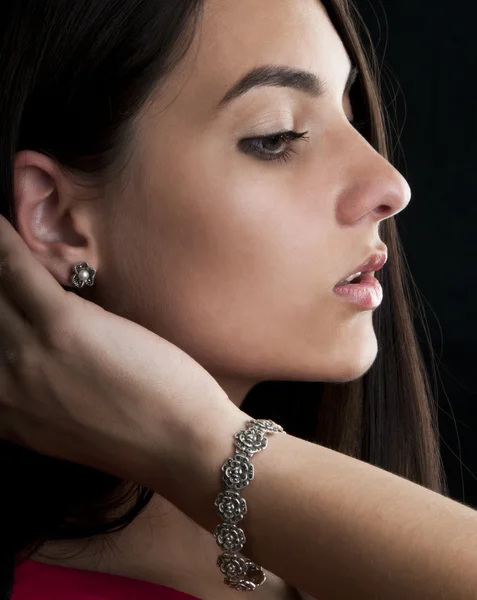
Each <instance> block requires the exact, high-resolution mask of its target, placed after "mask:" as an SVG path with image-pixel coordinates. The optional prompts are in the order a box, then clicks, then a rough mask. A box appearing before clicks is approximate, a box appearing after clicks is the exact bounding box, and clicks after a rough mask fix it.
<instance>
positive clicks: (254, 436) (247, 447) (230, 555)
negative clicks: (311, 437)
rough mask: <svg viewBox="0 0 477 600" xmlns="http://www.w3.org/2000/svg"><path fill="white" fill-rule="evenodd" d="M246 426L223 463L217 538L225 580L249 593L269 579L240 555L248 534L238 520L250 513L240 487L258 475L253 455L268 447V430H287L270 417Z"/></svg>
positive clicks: (215, 531) (281, 431) (271, 431)
mask: <svg viewBox="0 0 477 600" xmlns="http://www.w3.org/2000/svg"><path fill="white" fill-rule="evenodd" d="M245 426H246V429H242V430H240V431H239V432H238V433H236V434H235V436H234V437H235V448H236V450H235V455H234V456H232V457H230V458H229V459H227V460H226V461H225V463H224V464H223V465H222V481H223V482H224V484H225V488H226V490H225V491H224V492H220V493H219V495H218V496H217V498H216V500H215V507H216V508H217V513H218V514H219V516H220V517H221V518H222V520H223V521H224V523H221V524H220V525H217V527H216V528H215V530H214V538H215V540H216V541H217V544H218V545H219V547H220V549H221V550H223V552H222V554H221V555H220V556H219V557H218V559H217V566H218V567H219V568H220V570H221V572H222V573H223V574H224V575H225V577H224V583H225V584H226V585H228V586H229V587H232V588H234V589H236V590H240V591H244V592H249V591H253V590H255V589H256V588H257V587H258V586H260V585H262V584H263V583H265V581H266V579H267V578H266V575H265V572H264V570H263V568H262V567H260V566H258V565H256V564H255V563H254V562H252V561H250V560H249V559H247V558H244V557H241V556H237V553H238V552H240V551H241V550H242V548H243V546H244V544H245V541H246V539H245V533H244V531H243V529H241V528H240V527H237V523H238V522H239V521H240V520H241V519H243V517H244V516H245V514H246V513H247V503H246V502H245V498H242V497H241V496H240V493H239V492H240V490H242V489H243V488H244V487H246V486H247V485H249V483H250V481H251V480H252V479H253V477H254V467H253V465H252V464H251V463H250V458H251V457H252V456H253V455H254V454H255V453H256V452H260V450H263V449H264V448H266V447H267V444H268V440H267V438H266V437H265V435H266V434H267V433H286V431H284V429H283V427H281V426H280V425H277V423H275V422H274V421H271V420H270V419H250V420H248V421H247V422H246V424H245Z"/></svg>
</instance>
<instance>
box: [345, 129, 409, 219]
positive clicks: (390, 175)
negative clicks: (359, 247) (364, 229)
mask: <svg viewBox="0 0 477 600" xmlns="http://www.w3.org/2000/svg"><path fill="white" fill-rule="evenodd" d="M354 133H355V134H356V135H355V137H354V140H353V142H352V143H350V144H349V145H348V146H347V152H346V159H345V160H346V167H345V168H344V169H343V167H342V168H341V169H340V171H341V173H342V176H343V179H342V181H343V182H344V187H343V188H342V192H341V194H340V201H339V203H338V207H339V212H340V215H339V216H340V218H341V219H344V220H345V221H349V220H352V221H356V220H358V219H361V218H363V217H364V216H365V215H366V216H369V218H373V219H374V220H376V221H382V220H384V219H388V218H389V217H392V216H394V215H396V214H398V213H399V212H401V211H402V210H404V209H405V208H406V207H407V205H408V204H409V202H410V200H411V188H410V187H409V184H408V182H407V180H406V179H405V178H404V177H403V176H402V175H401V173H400V172H399V171H398V170H397V169H396V168H395V167H393V165H392V164H391V163H390V162H389V161H388V160H387V159H386V158H385V157H384V156H382V155H381V154H380V153H379V152H377V151H376V150H375V149H374V148H373V147H372V146H371V144H369V143H368V141H367V140H365V138H363V137H362V136H361V135H359V134H358V132H356V130H354ZM342 158H343V157H342Z"/></svg>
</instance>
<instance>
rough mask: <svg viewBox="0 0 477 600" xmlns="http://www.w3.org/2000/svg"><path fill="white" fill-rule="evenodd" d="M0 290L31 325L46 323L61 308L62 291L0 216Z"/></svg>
mask: <svg viewBox="0 0 477 600" xmlns="http://www.w3.org/2000/svg"><path fill="white" fill-rule="evenodd" d="M0 288H3V289H4V290H5V292H6V294H7V295H8V297H9V298H10V299H11V301H12V304H13V305H17V306H18V308H19V309H21V310H22V311H23V312H24V314H25V315H26V317H27V319H28V320H29V321H30V322H31V323H38V322H40V323H48V322H50V321H51V320H53V319H54V318H55V315H57V314H58V311H60V310H61V309H62V307H63V305H64V300H65V291H64V290H63V288H62V287H61V285H60V284H59V282H58V281H56V279H55V278H54V277H53V275H51V273H50V272H49V271H48V270H47V269H46V268H45V267H44V266H43V265H42V264H41V263H40V262H39V261H38V260H36V258H35V257H34V256H33V254H32V253H31V252H30V249H29V248H28V246H27V245H26V244H25V242H24V241H23V239H22V237H21V236H20V234H19V233H18V232H17V231H16V230H15V228H14V227H13V226H12V225H11V224H10V223H9V221H7V219H5V218H4V217H2V216H1V215H0Z"/></svg>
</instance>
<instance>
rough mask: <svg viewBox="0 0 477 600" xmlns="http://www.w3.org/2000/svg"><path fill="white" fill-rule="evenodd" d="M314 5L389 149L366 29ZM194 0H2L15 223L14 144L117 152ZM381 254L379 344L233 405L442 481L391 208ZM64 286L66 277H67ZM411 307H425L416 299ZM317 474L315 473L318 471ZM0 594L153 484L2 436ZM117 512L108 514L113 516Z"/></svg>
mask: <svg viewBox="0 0 477 600" xmlns="http://www.w3.org/2000/svg"><path fill="white" fill-rule="evenodd" d="M323 4H324V6H325V8H326V9H327V11H328V14H329V16H330V18H331V20H332V22H333V24H334V26H335V28H336V30H337V32H338V34H339V35H340V36H341V39H342V41H343V43H344V45H345V47H346V49H347V51H348V53H349V55H350V57H351V58H352V59H353V62H354V63H355V64H356V66H357V67H358V70H359V76H358V81H357V83H356V84H355V86H354V88H353V90H352V93H351V94H352V95H351V100H352V104H353V112H354V114H355V116H356V118H357V119H359V120H364V121H365V128H364V130H363V135H364V136H365V137H366V139H367V140H368V141H369V143H370V144H371V145H372V146H373V147H374V148H375V149H376V150H377V151H378V152H379V153H381V154H382V155H383V156H385V157H386V158H388V150H387V138H388V136H387V133H386V131H387V121H386V116H385V113H384V111H383V108H382V104H381V100H380V92H379V74H378V70H377V61H376V58H375V55H374V52H373V49H372V44H371V42H370V39H369V34H368V33H367V30H366V28H365V26H364V24H363V23H362V21H361V20H360V18H359V16H358V14H357V13H356V10H355V9H354V7H353V6H352V5H350V4H349V3H348V2H347V0H324V1H323ZM202 8H203V2H202V1H201V0H161V2H157V0H75V1H74V2H71V0H16V1H15V2H4V3H2V4H1V5H0V84H1V89H2V94H1V96H0V128H1V131H2V135H1V136H0V213H1V214H3V215H4V216H6V217H7V218H9V220H10V221H11V223H12V224H14V225H15V226H16V222H15V214H14V203H13V165H14V158H15V153H16V152H18V151H20V150H23V149H30V150H36V151H38V152H42V153H44V154H47V155H48V156H51V157H52V158H54V159H55V160H57V161H58V163H59V164H61V165H62V166H63V167H64V168H65V169H66V170H67V172H68V171H69V172H71V174H75V173H77V174H80V175H81V176H82V177H85V178H86V179H87V180H91V181H92V182H99V181H106V180H111V179H114V177H115V176H116V175H117V174H118V172H119V171H120V169H121V168H124V166H125V165H126V164H127V159H128V148H130V140H131V138H132V137H133V135H134V122H135V116H136V115H137V114H138V113H139V110H140V108H141V107H142V106H143V105H144V103H145V102H146V101H147V99H148V97H149V96H150V94H151V93H152V91H153V90H154V89H155V86H156V85H157V84H158V83H159V82H160V81H161V79H163V78H165V77H166V76H167V74H168V73H170V72H171V71H172V69H173V68H174V67H175V66H176V65H177V64H178V63H179V62H180V60H181V59H182V58H183V57H184V56H185V54H186V52H187V50H188V48H189V47H190V43H191V41H192V39H193V36H194V33H195V30H196V26H197V23H198V21H199V19H200V17H201V15H202ZM380 233H381V239H382V240H383V242H384V243H385V244H386V245H387V246H388V249H389V260H388V262H387V264H386V267H385V269H383V270H382V271H379V272H378V273H377V277H378V278H379V280H380V282H381V285H382V287H383V290H384V298H385V301H384V303H383V305H382V306H381V307H380V308H379V309H378V310H376V311H375V312H374V313H373V323H374V328H375V331H376V335H377V338H378V343H379V352H378V355H377V358H376V360H375V362H374V364H373V365H372V367H371V368H370V369H369V370H368V371H367V372H366V373H365V374H364V375H363V376H362V377H360V378H359V379H356V380H354V381H351V382H348V383H323V382H286V381H264V382H261V383H260V384H258V385H256V386H255V387H254V388H253V389H252V390H251V391H250V392H249V394H248V395H247V397H246V398H245V400H244V403H243V405H242V408H243V410H245V411H246V412H248V413H249V414H250V415H252V416H256V417H260V416H267V417H269V418H274V419H276V420H277V421H278V422H279V423H281V424H282V425H283V426H284V427H285V429H286V430H287V431H288V432H289V433H291V434H293V435H296V436H299V437H302V438H304V439H308V440H311V441H314V442H316V443H319V444H321V445H324V446H327V447H329V448H333V449H335V450H337V451H339V452H342V453H344V454H348V455H350V456H353V457H356V458H359V459H361V460H364V461H367V462H369V463H371V464H374V465H377V466H379V467H381V468H383V469H386V470H388V471H390V472H392V473H395V474H397V475H400V476H402V477H405V478H407V479H409V480H411V481H414V482H416V483H418V484H420V485H423V486H425V487H427V488H429V489H431V490H434V491H436V492H438V493H441V494H445V495H447V494H448V491H447V488H446V482H445V476H444V470H443V467H442V462H441V458H440V450H439V438H438V429H437V406H436V404H435V401H434V400H433V397H432V391H431V388H430V383H429V380H428V375H427V372H426V368H425V366H424V361H423V358H422V355H421V350H420V347H419V345H418V342H417V337H416V333H415V329H414V325H413V318H414V316H415V313H414V312H413V311H414V309H415V307H416V306H417V308H419V307H418V304H419V302H420V300H419V298H418V297H417V295H416V298H415V299H414V300H413V298H412V297H411V288H412V286H413V285H414V283H413V280H412V277H411V275H410V274H409V272H408V270H407V267H406V263H405V258H404V255H403V253H402V249H401V245H400V241H399V237H398V231H397V227H396V223H395V220H394V218H389V219H387V220H385V221H384V222H383V223H381V229H380ZM70 291H71V290H70ZM416 312H417V314H418V315H420V314H422V312H423V311H422V310H417V311H416ZM316 477H320V474H319V473H316ZM0 481H1V482H2V494H1V496H0V518H1V519H2V521H3V523H2V536H1V541H0V569H2V570H3V571H2V573H1V574H0V579H1V581H0V598H5V599H8V598H9V597H10V594H11V589H12V578H13V570H14V567H15V565H17V564H19V563H20V562H21V561H23V560H24V559H25V558H27V557H28V556H31V554H33V553H34V552H36V551H37V550H39V549H40V548H41V546H42V544H44V543H45V542H47V541H53V540H61V539H63V540H66V539H81V538H82V539H87V538H91V537H93V536H97V535H104V534H107V533H111V532H113V531H119V530H121V529H123V528H124V527H126V526H127V525H128V524H129V523H131V522H132V521H133V520H134V518H135V517H136V516H137V515H138V514H139V513H140V512H141V511H142V510H143V509H144V508H145V507H146V505H147V504H148V502H149V501H150V500H151V498H152V496H153V492H152V491H151V490H149V489H147V488H144V487H142V486H139V485H137V484H133V483H131V482H125V481H121V480H120V479H117V478H115V477H112V476H111V475H108V474H105V473H101V472H99V471H96V470H94V469H91V468H88V467H84V466H82V465H76V464H72V463H69V462H66V461H61V460H58V459H54V458H50V457H45V456H42V455H39V454H38V453H35V452H33V451H30V450H27V449H25V448H21V447H18V446H15V445H13V444H10V443H7V442H2V443H1V444H0ZM112 515H114V516H112Z"/></svg>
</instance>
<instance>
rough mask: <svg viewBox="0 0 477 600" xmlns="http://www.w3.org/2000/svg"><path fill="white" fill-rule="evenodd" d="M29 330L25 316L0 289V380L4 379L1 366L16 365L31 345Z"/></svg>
mask: <svg viewBox="0 0 477 600" xmlns="http://www.w3.org/2000/svg"><path fill="white" fill-rule="evenodd" d="M29 329H30V326H29V324H28V322H27V321H26V320H25V318H24V316H23V315H21V314H20V313H19V311H18V310H16V309H15V307H14V306H13V305H12V304H11V302H10V301H9V300H8V298H7V297H6V296H5V294H3V292H2V290H1V289H0V379H1V378H2V377H3V374H2V372H1V365H2V364H4V365H5V364H6V363H9V364H11V363H14V362H15V361H16V360H17V359H18V356H19V354H20V351H21V348H26V347H27V346H28V345H29V344H30V343H31V340H32V336H31V332H30V330H29Z"/></svg>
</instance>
